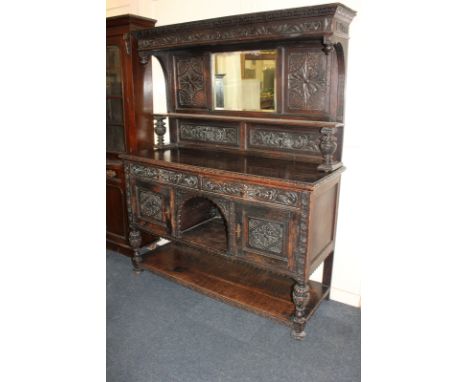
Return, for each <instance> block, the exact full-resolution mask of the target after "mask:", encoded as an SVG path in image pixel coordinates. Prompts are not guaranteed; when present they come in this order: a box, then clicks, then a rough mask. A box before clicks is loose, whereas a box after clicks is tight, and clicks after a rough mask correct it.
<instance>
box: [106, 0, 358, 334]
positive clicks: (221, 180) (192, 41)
mask: <svg viewBox="0 0 468 382" xmlns="http://www.w3.org/2000/svg"><path fill="white" fill-rule="evenodd" d="M354 15H355V12H354V11H352V10H350V9H349V8H347V7H345V6H343V5H341V4H329V5H321V6H315V7H303V8H295V9H289V10H280V11H273V12H262V13H255V14H247V15H239V16H231V17H223V18H218V19H211V20H202V21H196V22H191V23H184V24H176V25H172V26H165V27H159V28H150V29H145V30H139V31H136V32H133V33H132V38H133V39H134V42H135V44H134V46H135V47H137V49H138V55H136V54H134V55H133V66H132V70H133V84H134V99H133V102H134V109H133V110H134V113H135V130H134V131H135V132H136V133H137V134H136V135H135V136H133V137H132V138H131V139H129V142H130V147H129V150H128V151H127V152H125V153H121V154H120V155H119V158H120V159H121V160H123V162H124V171H125V192H126V195H125V196H126V203H127V207H128V222H129V224H128V226H129V227H131V230H130V233H129V243H130V245H131V247H132V249H133V256H132V262H133V266H134V270H135V271H136V272H141V271H142V270H144V269H146V270H150V271H152V272H154V273H157V274H159V275H161V276H163V277H166V278H169V279H171V280H173V281H176V282H178V283H180V284H182V285H184V286H187V287H190V288H192V289H194V290H197V291H199V292H201V293H204V294H207V295H209V296H211V297H214V298H216V299H219V300H221V301H224V302H227V303H229V304H233V305H235V306H238V307H240V308H244V309H247V310H249V311H251V312H254V313H257V314H260V315H262V316H265V317H268V318H272V319H274V320H277V321H279V322H282V323H284V324H287V325H289V326H291V328H292V333H291V334H292V337H293V338H295V339H299V340H300V339H303V338H304V337H305V325H306V323H307V320H308V319H309V318H310V317H311V315H312V314H313V313H314V311H315V310H316V309H317V307H318V306H319V303H320V301H322V300H323V299H325V298H328V295H329V290H330V286H331V279H332V272H333V255H334V250H335V237H336V223H337V212H338V197H339V187H340V181H341V174H342V173H343V171H344V167H343V165H342V163H341V157H342V150H343V135H344V114H343V111H344V84H345V63H346V52H347V43H348V42H347V41H348V28H349V24H350V22H351V20H352V18H353V17H354ZM252 50H276V55H275V56H276V71H275V73H276V74H275V75H276V78H275V80H276V90H275V93H276V110H275V111H274V112H262V111H234V110H219V109H216V110H215V108H214V105H213V102H214V100H213V98H214V97H213V95H212V78H213V75H214V73H213V68H212V60H211V57H212V54H213V53H219V52H234V51H252ZM151 57H155V58H156V59H157V60H158V61H159V62H160V64H161V66H162V69H163V72H164V75H165V80H166V90H167V109H168V113H167V114H165V115H161V114H153V111H152V97H151V94H150V93H151V92H150V91H149V89H150V88H151V65H149V64H148V63H149V62H150V58H151ZM137 61H138V64H137ZM166 117H167V118H168V124H167V126H166V124H165V122H164V118H166ZM153 126H154V127H155V128H156V134H157V135H158V142H157V144H156V145H155V143H154V140H153V138H152V137H151V139H150V138H149V136H148V135H147V134H149V133H148V131H150V130H151V129H152V128H153ZM166 128H169V136H170V142H165V141H164V139H163V135H164V133H165V130H166ZM113 195H115V196H112V197H113V198H117V195H118V194H117V192H116V191H114V194H113ZM119 195H121V194H119ZM119 217H121V215H119ZM145 234H149V235H156V236H158V237H162V238H165V239H167V240H169V241H170V244H166V245H164V246H160V245H158V243H157V241H154V242H153V243H150V244H146V245H145V243H144V242H143V237H144V235H145ZM321 264H324V269H323V282H322V283H315V282H311V281H309V278H310V276H311V274H312V273H313V272H314V271H315V270H316V269H317V268H318V267H319V266H320V265H321Z"/></svg>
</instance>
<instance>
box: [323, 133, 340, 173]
mask: <svg viewBox="0 0 468 382" xmlns="http://www.w3.org/2000/svg"><path fill="white" fill-rule="evenodd" d="M320 133H321V134H322V136H321V138H320V151H321V152H322V156H323V163H322V164H320V165H319V166H318V167H317V169H318V170H319V171H325V172H330V171H334V170H336V169H337V168H340V167H341V166H343V164H342V163H341V162H338V161H336V160H335V159H334V157H333V155H334V154H335V151H336V148H337V146H338V145H337V143H336V141H337V138H336V136H335V134H336V127H324V128H322V130H320Z"/></svg>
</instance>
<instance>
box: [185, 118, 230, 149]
mask: <svg viewBox="0 0 468 382" xmlns="http://www.w3.org/2000/svg"><path fill="white" fill-rule="evenodd" d="M180 139H181V140H186V141H197V142H207V143H218V144H228V145H239V134H238V129H236V128H235V127H218V126H203V125H194V124H189V123H181V125H180Z"/></svg>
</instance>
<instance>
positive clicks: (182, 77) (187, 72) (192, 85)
mask: <svg viewBox="0 0 468 382" xmlns="http://www.w3.org/2000/svg"><path fill="white" fill-rule="evenodd" d="M175 67H176V75H177V103H178V105H179V106H181V107H206V104H207V100H206V92H205V76H204V74H203V69H204V65H203V57H183V58H180V57H179V58H176V65H175Z"/></svg>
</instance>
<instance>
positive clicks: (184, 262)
mask: <svg viewBox="0 0 468 382" xmlns="http://www.w3.org/2000/svg"><path fill="white" fill-rule="evenodd" d="M142 267H143V268H144V269H147V270H149V271H151V272H153V273H156V274H158V275H160V276H163V277H165V278H167V279H169V280H172V281H175V282H177V283H179V284H181V285H183V286H185V287H188V288H191V289H194V290H196V291H198V292H200V293H203V294H205V295H207V296H210V297H212V298H215V299H218V300H221V301H223V302H225V303H228V304H231V305H234V306H237V307H240V308H242V309H245V310H248V311H250V312H253V313H256V314H259V315H261V316H263V317H267V318H270V319H273V320H276V321H278V322H280V323H282V324H285V325H288V326H291V321H290V317H291V316H292V315H293V313H294V304H293V302H292V300H291V293H292V288H293V285H294V280H293V279H290V278H287V277H284V276H280V275H276V274H274V273H271V272H268V271H265V270H261V269H258V268H254V267H253V266H249V265H247V264H244V263H240V262H236V261H234V260H231V259H229V258H226V257H225V256H220V255H212V254H209V253H205V252H204V251H203V250H200V249H196V248H191V247H188V246H184V245H183V244H180V243H175V242H172V243H169V244H166V245H164V246H162V247H159V248H158V249H157V250H155V251H154V252H152V254H149V255H146V256H145V258H144V261H143V264H142ZM309 285H310V295H311V298H310V302H309V304H308V306H307V308H306V314H307V316H308V317H309V316H310V315H312V314H313V313H314V311H315V309H316V308H317V307H318V305H319V304H320V302H321V301H322V300H323V299H324V298H326V297H327V296H328V293H329V288H328V287H327V286H324V285H322V284H321V283H317V282H313V281H309Z"/></svg>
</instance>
